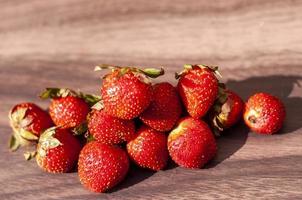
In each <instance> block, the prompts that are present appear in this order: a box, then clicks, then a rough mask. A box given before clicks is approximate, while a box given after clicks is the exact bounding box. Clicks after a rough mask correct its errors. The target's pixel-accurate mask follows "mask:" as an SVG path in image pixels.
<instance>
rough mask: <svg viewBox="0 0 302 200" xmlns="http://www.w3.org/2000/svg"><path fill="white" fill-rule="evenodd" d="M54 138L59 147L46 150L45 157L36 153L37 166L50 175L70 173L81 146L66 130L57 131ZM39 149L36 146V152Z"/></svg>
mask: <svg viewBox="0 0 302 200" xmlns="http://www.w3.org/2000/svg"><path fill="white" fill-rule="evenodd" d="M54 137H55V138H57V139H58V140H59V141H60V143H61V145H59V146H57V147H55V148H51V149H48V150H47V152H46V156H45V157H42V156H40V155H39V153H38V154H37V156H36V161H37V164H38V165H39V166H40V167H41V168H42V169H43V170H45V171H47V172H50V173H65V172H70V171H71V170H72V169H73V168H74V167H75V165H76V163H77V160H78V157H79V154H80V151H81V144H80V142H79V141H78V140H77V139H76V138H75V137H74V136H73V135H72V133H71V132H70V131H69V130H66V129H57V130H56V133H55V135H54ZM39 148H41V147H40V145H39V144H38V146H37V150H38V151H37V152H39Z"/></svg>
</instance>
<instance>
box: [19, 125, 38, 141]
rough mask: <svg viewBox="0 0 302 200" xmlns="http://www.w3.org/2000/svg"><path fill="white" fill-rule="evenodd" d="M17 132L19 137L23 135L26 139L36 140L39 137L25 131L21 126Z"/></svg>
mask: <svg viewBox="0 0 302 200" xmlns="http://www.w3.org/2000/svg"><path fill="white" fill-rule="evenodd" d="M19 134H20V136H21V137H23V138H24V139H26V140H38V139H39V138H38V137H37V136H36V135H34V134H33V133H32V132H30V131H27V130H25V129H23V128H20V131H19Z"/></svg>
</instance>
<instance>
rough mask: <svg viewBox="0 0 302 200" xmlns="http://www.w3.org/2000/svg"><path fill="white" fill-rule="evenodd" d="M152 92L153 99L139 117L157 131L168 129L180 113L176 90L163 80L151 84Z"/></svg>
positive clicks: (172, 125)
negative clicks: (162, 81)
mask: <svg viewBox="0 0 302 200" xmlns="http://www.w3.org/2000/svg"><path fill="white" fill-rule="evenodd" d="M153 94H154V95H153V101H152V102H151V104H150V106H149V107H148V108H147V110H145V111H144V112H143V113H142V114H141V116H140V117H139V118H140V119H141V120H142V121H143V123H144V124H146V125H148V126H150V127H151V128H153V129H155V130H157V131H170V130H171V129H172V128H173V127H174V125H175V123H176V122H177V121H178V119H179V117H180V115H181V113H182V107H181V103H180V99H179V97H178V94H177V91H176V89H175V88H174V87H173V86H172V85H171V84H170V83H167V82H164V83H158V84H155V85H154V86H153Z"/></svg>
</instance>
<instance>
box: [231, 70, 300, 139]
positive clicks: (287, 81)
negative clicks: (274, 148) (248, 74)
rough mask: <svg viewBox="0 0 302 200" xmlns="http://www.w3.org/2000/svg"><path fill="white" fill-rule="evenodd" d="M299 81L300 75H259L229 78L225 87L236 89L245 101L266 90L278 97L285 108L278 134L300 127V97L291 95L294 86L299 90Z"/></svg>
mask: <svg viewBox="0 0 302 200" xmlns="http://www.w3.org/2000/svg"><path fill="white" fill-rule="evenodd" d="M299 81H302V76H282V75H274V76H259V77H252V78H248V79H246V80H242V81H235V80H230V81H228V82H227V87H228V88H230V89H232V90H234V91H236V92H237V93H238V94H239V95H240V96H241V97H242V98H243V100H245V101H246V100H247V99H248V97H249V96H251V95H253V94H255V93H256V92H267V93H270V94H272V95H274V96H277V97H279V98H280V99H281V100H282V102H283V103H284V105H285V109H286V120H285V123H284V127H283V128H282V129H281V130H280V131H279V134H284V133H289V132H293V131H295V130H297V129H299V128H301V127H302V124H301V121H302V116H301V113H302V106H301V105H302V98H301V97H295V96H291V94H292V92H294V93H295V91H294V88H295V87H298V88H300V90H301V85H300V84H299Z"/></svg>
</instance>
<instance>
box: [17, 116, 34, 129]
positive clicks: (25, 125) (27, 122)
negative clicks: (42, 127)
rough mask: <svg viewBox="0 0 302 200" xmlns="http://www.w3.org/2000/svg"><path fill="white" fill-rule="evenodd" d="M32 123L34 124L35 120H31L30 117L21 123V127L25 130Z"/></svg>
mask: <svg viewBox="0 0 302 200" xmlns="http://www.w3.org/2000/svg"><path fill="white" fill-rule="evenodd" d="M32 122H33V119H32V118H29V117H27V118H24V119H23V120H21V122H20V127H21V128H25V127H27V126H29V125H30V124H31V123H32Z"/></svg>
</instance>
